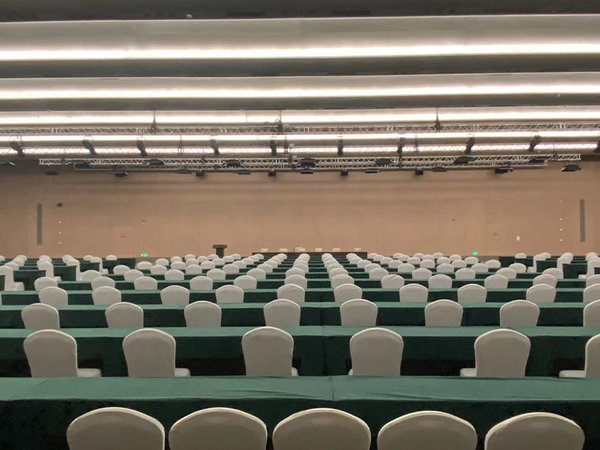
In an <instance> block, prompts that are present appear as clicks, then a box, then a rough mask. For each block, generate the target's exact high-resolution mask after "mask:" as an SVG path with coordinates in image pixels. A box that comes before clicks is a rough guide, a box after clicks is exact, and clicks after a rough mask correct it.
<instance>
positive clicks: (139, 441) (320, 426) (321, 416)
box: [67, 407, 585, 450]
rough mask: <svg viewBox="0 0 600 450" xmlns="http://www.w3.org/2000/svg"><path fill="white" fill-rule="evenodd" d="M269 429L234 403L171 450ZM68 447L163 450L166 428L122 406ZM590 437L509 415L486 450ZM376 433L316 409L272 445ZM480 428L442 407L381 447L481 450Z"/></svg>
mask: <svg viewBox="0 0 600 450" xmlns="http://www.w3.org/2000/svg"><path fill="white" fill-rule="evenodd" d="M267 439H268V432H267V426H266V425H265V423H264V422H263V421H262V420H260V419H259V418H258V417H256V416H253V415H251V414H248V413H246V412H244V411H240V410H237V409H231V408H218V407H217V408H207V409H203V410H200V411H196V412H193V413H191V414H189V415H187V416H185V417H183V418H181V419H179V420H178V421H177V422H175V423H174V424H173V426H172V427H171V429H170V431H169V435H168V440H169V448H170V449H171V450H215V449H227V450H265V449H266V448H267ZM67 442H68V444H69V449H70V450H90V449H94V450H113V449H120V450H164V448H165V430H164V427H163V426H162V424H161V423H160V422H159V421H158V420H156V419H155V418H153V417H151V416H148V415H146V414H143V413H141V412H138V411H135V410H132V409H126V408H117V407H108V408H100V409H96V410H93V411H90V412H88V413H86V414H83V415H82V416H80V417H78V418H76V419H75V420H74V421H73V422H71V424H70V425H69V427H68V428H67ZM584 443H585V435H584V432H583V430H582V429H581V427H579V425H577V424H576V423H575V422H574V421H572V420H570V419H568V418H566V417H563V416H560V415H557V414H552V413H545V412H533V413H527V414H522V415H518V416H515V417H512V418H510V419H507V420H504V421H502V422H500V423H498V424H497V425H495V426H494V427H492V428H491V429H490V430H489V431H488V433H487V435H486V437H485V450H582V448H583V445H584ZM370 446H371V431H370V429H369V426H368V425H367V424H366V423H365V422H364V421H363V420H362V419H360V418H358V417H356V416H354V415H352V414H350V413H347V412H345V411H341V410H338V409H332V408H314V409H308V410H305V411H300V412H298V413H295V414H292V415H291V416H289V417H287V418H285V419H283V420H282V421H281V422H279V423H278V424H277V425H276V426H275V428H274V430H273V449H274V450H306V449H327V450H338V449H339V450H342V449H343V450H369V448H370ZM476 447H477V432H476V430H475V428H474V427H473V425H471V423H469V422H468V421H466V420H464V419H462V418H460V417H457V416H455V415H452V414H449V413H446V412H441V411H418V412H413V413H410V414H406V415H403V416H401V417H398V418H396V419H394V420H392V421H390V422H388V423H386V424H385V425H384V426H383V427H382V428H381V430H380V431H379V433H378V434H377V449H378V450H398V449H409V450H432V449H445V450H475V449H476Z"/></svg>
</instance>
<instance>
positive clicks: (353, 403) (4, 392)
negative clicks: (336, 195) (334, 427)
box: [0, 376, 600, 450]
mask: <svg viewBox="0 0 600 450" xmlns="http://www.w3.org/2000/svg"><path fill="white" fill-rule="evenodd" d="M106 406H120V407H126V408H133V409H136V410H138V411H141V412H143V413H146V414H149V415H150V416H152V417H154V418H156V419H157V420H159V421H160V422H161V423H162V424H163V426H164V427H165V430H166V431H167V434H168V431H169V429H170V427H171V426H172V425H173V423H174V422H176V421H177V420H179V419H180V418H182V417H183V416H185V415H187V414H190V413H192V412H194V411H197V410H199V409H203V408H209V407H215V406H220V407H231V408H238V409H241V410H243V411H246V412H248V413H250V414H253V415H255V416H257V417H259V418H260V419H262V420H263V421H264V422H265V424H266V425H267V429H268V432H269V436H271V435H272V432H273V429H274V428H275V426H276V425H277V423H278V422H280V421H281V420H283V419H285V418H286V417H288V416H289V415H291V414H294V413H296V412H299V411H302V410H305V409H309V408H317V407H328V408H338V409H342V410H344V411H348V412H350V413H352V414H354V415H356V416H358V417H360V418H361V419H363V420H365V421H366V423H367V424H368V425H369V428H370V429H371V433H372V436H373V442H374V441H375V437H376V435H377V433H378V432H379V430H380V429H381V427H382V426H383V425H384V424H385V423H387V422H389V421H390V420H393V419H395V418H396V417H399V416H402V415H404V414H407V413H411V412H415V411H422V410H439V411H445V412H449V413H451V414H455V415H457V416H459V417H462V418H463V419H465V420H467V421H469V422H470V423H471V424H473V426H474V427H475V429H476V430H477V434H478V440H479V446H478V448H479V449H483V446H482V445H483V440H484V437H485V434H486V433H487V431H488V430H489V429H490V428H491V427H492V426H493V425H495V424H496V423H498V422H500V421H502V420H505V419H508V418H510V417H513V416H515V415H517V414H523V413H526V412H531V411H545V412H553V413H556V414H561V415H563V416H566V417H569V418H570V419H573V420H574V421H575V422H577V423H578V424H579V425H580V426H581V427H582V428H583V431H584V432H585V437H586V440H585V447H584V448H585V450H597V449H598V448H600V429H599V428H598V426H597V425H598V423H597V418H598V415H597V411H598V410H599V409H600V380H597V379H588V380H565V379H556V378H555V379H552V378H525V379H520V380H514V379H459V378H455V377H443V378H440V377H409V376H401V377H389V378H388V377H377V378H370V377H348V376H340V377H294V378H292V377H289V378H254V377H202V378H167V379H151V378H147V379H129V378H104V379H74V378H54V379H43V378H12V379H11V378H3V379H0V411H1V412H2V416H3V417H5V418H7V419H6V420H3V421H2V424H1V425H0V427H1V428H2V433H0V448H3V449H7V450H9V449H10V450H17V449H19V450H20V449H50V448H51V449H52V450H67V449H68V446H67V443H66V437H65V434H66V429H67V427H68V425H69V423H70V422H71V421H72V420H73V419H75V418H76V417H78V416H79V415H81V414H84V413H86V412H88V411H90V410H93V409H95V408H101V407H106ZM372 448H373V449H375V446H373V447H372Z"/></svg>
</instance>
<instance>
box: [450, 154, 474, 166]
mask: <svg viewBox="0 0 600 450" xmlns="http://www.w3.org/2000/svg"><path fill="white" fill-rule="evenodd" d="M471 161H475V158H473V157H472V156H459V157H457V158H456V159H455V160H454V164H456V165H465V164H469V163H470V162H471Z"/></svg>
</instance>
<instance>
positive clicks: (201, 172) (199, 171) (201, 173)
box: [196, 170, 204, 178]
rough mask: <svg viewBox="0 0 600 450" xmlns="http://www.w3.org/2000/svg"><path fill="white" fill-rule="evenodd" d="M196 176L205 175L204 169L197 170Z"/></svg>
mask: <svg viewBox="0 0 600 450" xmlns="http://www.w3.org/2000/svg"><path fill="white" fill-rule="evenodd" d="M196 176H197V177H198V178H202V177H204V170H197V171H196Z"/></svg>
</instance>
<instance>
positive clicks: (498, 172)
mask: <svg viewBox="0 0 600 450" xmlns="http://www.w3.org/2000/svg"><path fill="white" fill-rule="evenodd" d="M512 171H513V170H512V168H510V167H496V168H495V169H494V173H495V174H496V175H504V174H505V173H510V172H512Z"/></svg>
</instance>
